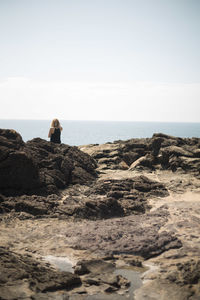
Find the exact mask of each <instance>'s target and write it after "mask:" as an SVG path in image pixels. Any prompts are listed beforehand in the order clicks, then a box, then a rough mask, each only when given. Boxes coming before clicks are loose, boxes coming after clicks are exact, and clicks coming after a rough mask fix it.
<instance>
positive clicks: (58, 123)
mask: <svg viewBox="0 0 200 300" xmlns="http://www.w3.org/2000/svg"><path fill="white" fill-rule="evenodd" d="M51 127H53V128H57V127H60V122H59V121H58V119H53V121H52V122H51Z"/></svg>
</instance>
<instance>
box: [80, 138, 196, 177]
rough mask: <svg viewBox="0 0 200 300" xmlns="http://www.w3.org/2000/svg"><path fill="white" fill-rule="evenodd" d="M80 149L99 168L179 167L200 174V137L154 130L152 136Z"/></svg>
mask: <svg viewBox="0 0 200 300" xmlns="http://www.w3.org/2000/svg"><path fill="white" fill-rule="evenodd" d="M80 149H81V150H82V151H84V152H86V153H88V154H89V155H91V156H92V157H93V158H95V159H96V160H97V162H98V164H99V168H100V169H101V170H106V169H113V170H116V169H122V170H135V169H138V170H142V169H143V170H155V169H168V170H172V171H176V170H177V169H179V170H182V171H186V172H193V173H195V174H196V175H199V174H200V139H199V138H177V137H173V136H168V135H165V134H162V133H157V134H154V135H153V137H152V138H146V139H144V138H143V139H131V140H127V141H116V142H114V143H107V144H104V145H90V146H89V145H88V146H81V147H80Z"/></svg>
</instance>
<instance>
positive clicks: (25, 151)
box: [0, 129, 96, 196]
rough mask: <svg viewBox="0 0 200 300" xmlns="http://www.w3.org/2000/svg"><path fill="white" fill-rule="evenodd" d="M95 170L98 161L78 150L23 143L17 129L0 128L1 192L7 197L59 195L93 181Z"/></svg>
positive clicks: (34, 141)
mask: <svg viewBox="0 0 200 300" xmlns="http://www.w3.org/2000/svg"><path fill="white" fill-rule="evenodd" d="M95 168H96V162H95V160H94V159H92V158H91V157H90V156H89V155H88V154H86V153H83V152H82V151H80V150H79V149H78V148H77V147H70V146H68V145H64V144H61V145H58V144H54V143H51V142H48V141H46V140H43V139H40V138H36V139H33V140H31V141H28V142H27V143H24V142H23V140H22V138H21V136H20V135H19V134H18V133H17V132H15V131H14V130H8V129H7V130H5V129H0V191H1V193H2V194H4V195H6V196H10V195H12V196H13V195H23V194H52V193H57V192H58V190H59V189H63V188H65V187H66V186H67V185H69V184H70V183H72V184H73V183H87V182H88V181H91V180H93V179H94V178H95V177H96V171H95Z"/></svg>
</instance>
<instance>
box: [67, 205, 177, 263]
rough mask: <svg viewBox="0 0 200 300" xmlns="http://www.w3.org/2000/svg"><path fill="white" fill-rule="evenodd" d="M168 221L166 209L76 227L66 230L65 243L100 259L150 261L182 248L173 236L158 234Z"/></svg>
mask: <svg viewBox="0 0 200 300" xmlns="http://www.w3.org/2000/svg"><path fill="white" fill-rule="evenodd" d="M167 220H168V213H167V211H166V210H165V209H164V208H163V209H160V210H156V211H154V212H152V213H149V214H142V215H131V216H128V217H123V218H115V219H108V220H99V221H96V222H92V221H87V222H85V223H84V224H81V225H80V224H73V226H68V228H67V232H66V242H67V244H69V245H70V246H71V247H74V248H76V249H84V250H85V249H90V251H92V252H94V253H96V254H99V255H107V254H112V255H114V254H131V255H137V256H141V257H143V258H145V259H148V258H150V257H153V256H157V255H159V254H161V253H163V252H165V251H168V250H169V249H173V248H180V247H181V246H182V243H181V242H180V241H179V240H178V239H177V238H176V237H175V236H174V234H173V233H170V232H165V231H163V232H160V233H159V228H161V227H162V226H163V225H164V224H165V222H167ZM144 224H145V226H144ZM72 235H73V239H71V236H72Z"/></svg>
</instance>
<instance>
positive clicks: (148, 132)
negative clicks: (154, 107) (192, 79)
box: [0, 119, 200, 146]
mask: <svg viewBox="0 0 200 300" xmlns="http://www.w3.org/2000/svg"><path fill="white" fill-rule="evenodd" d="M60 123H61V125H62V127H63V131H62V143H65V144H69V145H75V146H78V145H85V144H103V143H107V142H114V141H116V140H128V139H131V138H150V137H152V135H153V134H154V133H164V134H167V135H172V136H176V137H182V138H192V137H198V138H200V123H198V122H161V121H122V120H120V121H112V120H109V121H103V120H62V119H61V120H60ZM50 124H51V120H48V119H46V120H34V119H32V120H30V119H1V120H0V128H4V129H14V130H16V131H17V132H19V133H20V135H21V136H22V138H23V140H24V141H25V142H26V141H28V140H31V139H33V138H36V137H40V138H42V139H46V140H49V139H48V131H49V127H50Z"/></svg>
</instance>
